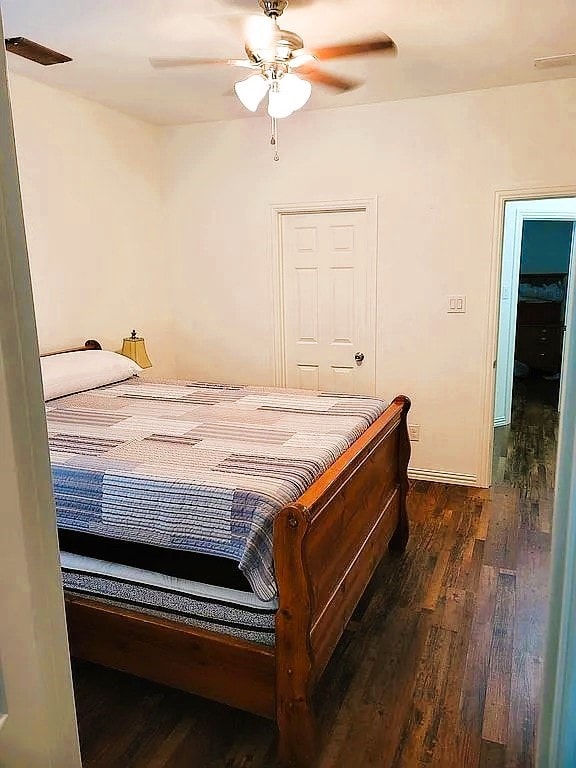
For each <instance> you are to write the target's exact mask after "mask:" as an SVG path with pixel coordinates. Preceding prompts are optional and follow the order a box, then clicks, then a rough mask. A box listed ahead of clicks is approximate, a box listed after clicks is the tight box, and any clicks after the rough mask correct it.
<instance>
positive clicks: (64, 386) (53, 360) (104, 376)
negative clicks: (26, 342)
mask: <svg viewBox="0 0 576 768" xmlns="http://www.w3.org/2000/svg"><path fill="white" fill-rule="evenodd" d="M40 365H41V367H42V384H43V386H44V400H45V401H48V400H53V399H54V398H55V397H64V395H72V394H74V393H75V392H84V391H85V390H87V389H94V388H95V387H103V386H104V385H105V384H113V383H114V382H117V381H124V380H125V379H129V378H130V377H131V376H135V375H136V374H138V373H140V371H142V368H140V366H139V365H137V364H136V363H135V362H134V361H133V360H131V359H130V358H129V357H125V356H124V355H119V354H118V353H116V352H107V351H105V350H103V349H100V350H99V349H90V350H82V351H80V352H63V353H62V354H61V355H49V356H48V357H42V358H41V359H40Z"/></svg>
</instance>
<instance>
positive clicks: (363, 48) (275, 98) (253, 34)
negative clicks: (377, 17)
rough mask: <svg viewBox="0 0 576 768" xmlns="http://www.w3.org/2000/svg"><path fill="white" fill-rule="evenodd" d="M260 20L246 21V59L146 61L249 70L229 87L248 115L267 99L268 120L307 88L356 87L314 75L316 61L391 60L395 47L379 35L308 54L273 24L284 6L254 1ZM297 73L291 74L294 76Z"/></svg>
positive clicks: (293, 105)
mask: <svg viewBox="0 0 576 768" xmlns="http://www.w3.org/2000/svg"><path fill="white" fill-rule="evenodd" d="M258 3H259V5H260V7H261V8H262V10H263V11H264V14H265V16H264V17H263V16H258V17H250V18H249V22H248V24H247V39H246V43H245V50H246V56H247V58H246V59H206V58H183V59H160V58H156V59H154V58H153V59H150V64H151V65H152V66H153V67H155V68H157V69H168V68H173V67H188V66H195V65H203V64H227V65H228V66H232V67H239V68H245V69H248V70H252V72H253V73H254V74H252V75H251V76H250V77H248V78H247V79H245V80H240V81H239V82H238V83H236V85H235V86H234V90H235V91H236V95H237V96H238V98H239V99H240V101H241V102H242V104H244V106H245V107H246V108H247V109H249V110H250V111H252V112H255V111H256V110H257V109H258V106H259V104H260V102H261V101H262V99H263V98H264V97H265V96H266V94H268V113H269V115H270V116H271V117H272V118H273V119H276V118H281V117H287V116H288V115H290V114H292V112H294V111H295V110H297V109H300V108H301V107H303V106H304V104H305V103H306V102H307V101H308V99H309V98H310V94H311V91H312V86H311V82H313V83H319V84H321V85H324V86H327V87H329V88H334V89H336V90H337V91H340V92H344V91H350V90H352V89H353V88H357V87H358V86H359V85H361V82H359V81H358V80H352V79H351V78H347V77H342V76H340V75H334V74H330V73H329V72H325V71H323V70H321V69H319V68H318V67H317V66H316V65H317V62H319V61H327V60H330V59H338V58H342V57H344V56H357V55H362V54H367V53H388V54H393V55H394V54H396V52H397V49H396V44H395V43H394V41H393V40H392V39H391V38H390V37H388V35H381V36H379V37H375V38H372V39H366V40H357V41H355V42H352V43H347V44H342V45H329V46H324V47H322V48H315V49H313V50H308V49H307V48H304V41H303V40H302V38H301V37H300V36H299V35H297V34H296V33H295V32H290V31H288V30H285V29H280V26H279V24H278V19H279V17H280V16H281V15H282V13H283V12H284V10H285V9H286V6H287V5H288V0H258ZM296 72H297V74H296Z"/></svg>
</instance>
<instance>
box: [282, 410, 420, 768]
mask: <svg viewBox="0 0 576 768" xmlns="http://www.w3.org/2000/svg"><path fill="white" fill-rule="evenodd" d="M409 408H410V401H409V399H408V398H407V397H404V396H399V397H397V398H396V399H395V400H394V401H393V402H392V404H391V405H390V407H389V408H388V409H387V410H386V411H385V413H383V414H382V416H381V417H380V418H379V419H378V420H377V421H376V422H374V424H373V425H372V426H371V427H370V428H369V429H368V430H367V431H366V432H365V433H364V434H363V435H362V437H361V438H360V439H359V440H357V441H356V442H355V443H354V444H353V445H352V446H351V447H350V448H349V450H348V451H346V452H345V453H344V454H343V455H342V456H341V457H340V458H339V459H338V460H337V461H336V462H335V463H334V464H333V465H332V466H331V467H330V469H329V470H327V472H325V473H324V474H323V475H322V476H321V477H320V478H319V479H318V480H317V481H316V482H315V483H314V484H313V485H312V486H311V487H310V488H309V489H308V490H307V491H306V492H305V493H304V494H303V495H302V496H301V497H300V499H299V500H298V501H297V502H296V503H294V504H291V505H289V506H287V507H285V508H284V509H283V510H282V511H281V513H280V514H279V516H278V517H277V519H276V523H275V528H274V562H275V569H276V580H277V583H278V591H279V610H278V614H277V619H276V714H277V720H278V728H279V732H280V756H281V759H282V761H283V763H285V764H286V765H298V766H312V765H313V764H314V755H315V752H316V744H315V725H314V717H313V712H312V705H311V696H312V691H313V688H314V685H315V684H316V682H317V680H318V678H319V677H320V675H321V674H322V672H323V670H324V668H325V666H326V664H327V663H328V660H329V659H330V657H331V655H332V652H333V651H334V648H335V646H336V644H337V642H338V640H339V639H340V637H341V635H342V632H343V631H344V629H345V627H346V624H347V623H348V621H349V619H350V616H351V615H352V612H353V611H354V609H355V607H356V605H357V603H358V601H359V599H360V597H361V596H362V594H363V592H364V590H365V588H366V586H367V584H368V582H369V581H370V579H371V577H372V575H373V573H374V570H375V569H376V566H377V565H378V563H379V562H380V560H381V558H382V556H383V554H384V551H385V549H386V546H387V545H388V546H390V548H391V549H398V550H402V549H404V547H405V546H406V543H407V540H408V517H407V512H406V496H407V491H408V476H407V468H408V460H409V458H410V442H409V438H408V428H407V414H408V410H409Z"/></svg>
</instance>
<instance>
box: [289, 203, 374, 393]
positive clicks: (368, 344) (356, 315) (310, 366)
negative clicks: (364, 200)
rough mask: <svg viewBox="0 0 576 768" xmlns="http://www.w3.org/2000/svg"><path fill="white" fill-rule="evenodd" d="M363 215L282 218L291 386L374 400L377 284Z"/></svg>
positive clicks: (357, 212) (360, 212)
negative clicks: (368, 395) (370, 396)
mask: <svg viewBox="0 0 576 768" xmlns="http://www.w3.org/2000/svg"><path fill="white" fill-rule="evenodd" d="M367 220H368V214H367V212H366V210H354V211H334V212H328V213H326V212H312V213H304V214H290V215H283V216H282V225H281V238H282V243H281V247H282V286H283V297H282V298H283V313H284V317H283V321H284V356H285V361H284V363H285V380H286V386H288V387H298V388H303V389H319V390H323V391H332V392H346V393H355V394H374V388H375V359H374V357H375V356H374V349H375V332H376V329H375V291H376V287H375V280H374V264H373V263H372V262H371V259H372V258H373V256H372V253H371V252H370V249H369V245H368V221H367Z"/></svg>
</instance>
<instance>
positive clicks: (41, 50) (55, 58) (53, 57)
mask: <svg viewBox="0 0 576 768" xmlns="http://www.w3.org/2000/svg"><path fill="white" fill-rule="evenodd" d="M4 45H5V46H6V50H7V51H8V52H9V53H15V54H17V55H18V56H22V58H24V59H29V60H30V61H35V62H36V64H42V66H44V67H49V66H51V65H52V64H65V63H66V62H68V61H72V59H71V58H70V56H66V55H65V54H63V53H58V51H53V50H52V48H46V46H45V45H40V43H35V42H34V41H33V40H28V38H26V37H10V38H8V39H7V40H4Z"/></svg>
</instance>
